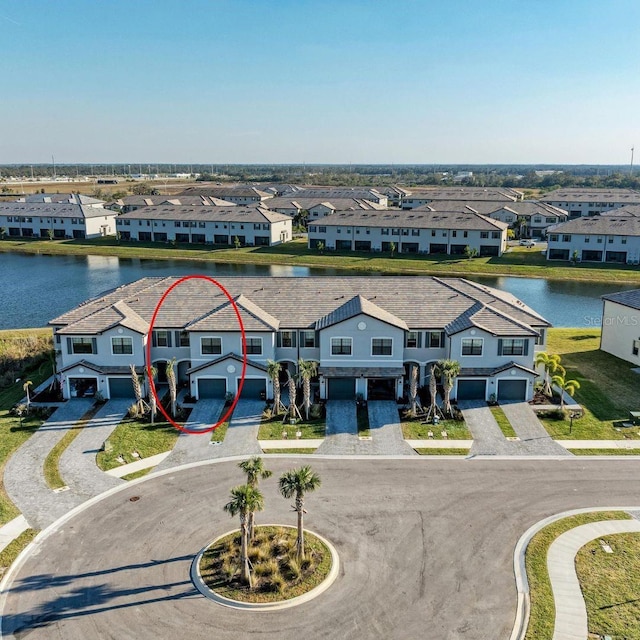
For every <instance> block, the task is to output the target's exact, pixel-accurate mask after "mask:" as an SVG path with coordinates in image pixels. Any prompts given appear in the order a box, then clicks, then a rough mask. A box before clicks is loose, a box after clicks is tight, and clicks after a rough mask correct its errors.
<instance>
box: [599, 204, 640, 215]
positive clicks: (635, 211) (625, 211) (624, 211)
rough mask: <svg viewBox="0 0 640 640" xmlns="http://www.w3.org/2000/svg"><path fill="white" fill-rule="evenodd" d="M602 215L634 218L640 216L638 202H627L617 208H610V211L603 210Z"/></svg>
mask: <svg viewBox="0 0 640 640" xmlns="http://www.w3.org/2000/svg"><path fill="white" fill-rule="evenodd" d="M600 215H602V216H617V217H623V216H632V217H634V218H640V204H629V205H627V206H625V207H620V208H619V209H612V210H611V211H603V212H602V213H601V214H600Z"/></svg>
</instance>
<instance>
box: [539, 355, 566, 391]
mask: <svg viewBox="0 0 640 640" xmlns="http://www.w3.org/2000/svg"><path fill="white" fill-rule="evenodd" d="M534 364H535V366H536V367H537V366H539V365H542V366H543V367H544V387H543V389H542V392H543V393H544V394H545V395H546V396H550V395H551V382H550V378H551V376H552V375H559V376H562V377H564V375H565V373H566V372H565V370H564V367H563V366H562V365H561V364H560V356H559V355H558V354H555V353H554V354H550V353H547V352H546V351H542V352H540V353H538V354H537V355H536V359H535V361H534Z"/></svg>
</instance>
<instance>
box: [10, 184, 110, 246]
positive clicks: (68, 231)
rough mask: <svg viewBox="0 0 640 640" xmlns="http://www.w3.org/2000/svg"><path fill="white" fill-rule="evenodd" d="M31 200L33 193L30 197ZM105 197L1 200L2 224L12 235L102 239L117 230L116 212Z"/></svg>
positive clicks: (74, 196) (12, 236)
mask: <svg viewBox="0 0 640 640" xmlns="http://www.w3.org/2000/svg"><path fill="white" fill-rule="evenodd" d="M28 198H29V199H30V198H31V196H28ZM103 204H104V203H103V202H102V201H101V200H95V199H94V198H88V197H87V196H78V195H76V194H72V195H70V196H69V195H65V196H62V197H60V198H58V197H57V196H48V195H47V194H38V197H37V198H35V199H34V200H33V201H31V200H29V201H27V202H25V201H24V199H23V201H21V202H3V203H0V227H4V229H5V230H6V233H7V235H8V236H9V237H11V238H34V237H36V238H38V237H39V238H49V237H51V236H52V237H54V238H58V239H64V238H77V239H81V238H98V237H100V236H109V235H113V234H115V232H116V226H115V216H116V214H115V213H114V212H113V211H110V210H108V209H105V208H103Z"/></svg>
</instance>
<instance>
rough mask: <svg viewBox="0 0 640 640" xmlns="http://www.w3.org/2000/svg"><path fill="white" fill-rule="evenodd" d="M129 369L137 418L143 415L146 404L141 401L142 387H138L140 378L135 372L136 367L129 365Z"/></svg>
mask: <svg viewBox="0 0 640 640" xmlns="http://www.w3.org/2000/svg"><path fill="white" fill-rule="evenodd" d="M129 369H130V370H131V384H132V385H133V393H134V395H135V397H136V404H135V407H136V413H137V415H139V416H142V415H144V413H145V412H146V410H147V403H146V402H145V401H144V400H143V399H142V387H141V385H140V376H139V375H138V372H137V371H136V366H135V365H134V364H130V365H129Z"/></svg>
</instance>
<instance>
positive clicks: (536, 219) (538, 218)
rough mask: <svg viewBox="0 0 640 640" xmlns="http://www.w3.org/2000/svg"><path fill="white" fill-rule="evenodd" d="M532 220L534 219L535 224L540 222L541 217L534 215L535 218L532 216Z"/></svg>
mask: <svg viewBox="0 0 640 640" xmlns="http://www.w3.org/2000/svg"><path fill="white" fill-rule="evenodd" d="M533 221H534V222H535V223H536V224H540V223H541V222H542V218H540V217H536V218H534V219H533Z"/></svg>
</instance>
